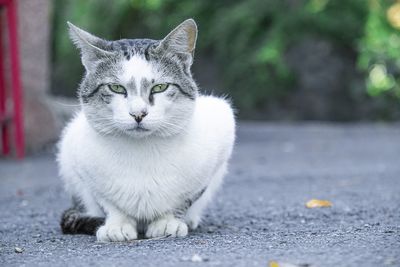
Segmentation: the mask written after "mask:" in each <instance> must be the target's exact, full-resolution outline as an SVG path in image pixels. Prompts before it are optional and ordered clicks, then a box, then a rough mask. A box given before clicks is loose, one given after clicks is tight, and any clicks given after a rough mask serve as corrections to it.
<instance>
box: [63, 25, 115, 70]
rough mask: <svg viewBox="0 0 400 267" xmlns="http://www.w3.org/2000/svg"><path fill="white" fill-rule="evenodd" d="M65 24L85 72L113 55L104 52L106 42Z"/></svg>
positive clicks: (109, 52)
mask: <svg viewBox="0 0 400 267" xmlns="http://www.w3.org/2000/svg"><path fill="white" fill-rule="evenodd" d="M67 24H68V27H69V36H70V38H71V40H72V42H73V43H74V44H75V45H76V47H78V48H79V50H80V51H81V59H82V64H83V66H85V68H86V70H87V71H89V72H90V71H92V70H94V69H95V67H96V66H97V64H98V63H99V62H100V61H101V60H102V59H104V58H106V57H109V56H113V55H114V53H113V52H111V51H107V50H106V47H107V41H105V40H103V39H101V38H99V37H96V36H94V35H92V34H90V33H88V32H86V31H84V30H82V29H80V28H78V27H76V26H75V25H74V24H72V23H71V22H69V21H68V22H67Z"/></svg>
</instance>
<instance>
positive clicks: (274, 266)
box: [269, 261, 311, 267]
mask: <svg viewBox="0 0 400 267" xmlns="http://www.w3.org/2000/svg"><path fill="white" fill-rule="evenodd" d="M310 266H311V265H310V264H299V265H298V264H292V263H287V262H277V261H270V262H269V267H310Z"/></svg>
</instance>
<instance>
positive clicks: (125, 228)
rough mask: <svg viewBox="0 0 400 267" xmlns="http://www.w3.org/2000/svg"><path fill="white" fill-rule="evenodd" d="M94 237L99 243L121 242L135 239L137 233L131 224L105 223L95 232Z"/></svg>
mask: <svg viewBox="0 0 400 267" xmlns="http://www.w3.org/2000/svg"><path fill="white" fill-rule="evenodd" d="M96 237H97V241H100V242H121V241H130V240H134V239H137V237H138V233H137V230H136V227H135V226H134V225H132V224H131V223H127V222H124V223H109V224H107V223H106V224H105V225H103V226H101V227H100V228H99V229H98V230H97V232H96Z"/></svg>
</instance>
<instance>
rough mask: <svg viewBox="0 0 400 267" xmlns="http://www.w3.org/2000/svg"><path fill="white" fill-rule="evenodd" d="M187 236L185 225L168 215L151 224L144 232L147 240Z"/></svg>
mask: <svg viewBox="0 0 400 267" xmlns="http://www.w3.org/2000/svg"><path fill="white" fill-rule="evenodd" d="M187 234H188V226H187V224H186V223H185V222H184V221H182V220H180V219H178V218H176V217H175V216H174V215H172V214H168V215H165V216H162V217H161V218H158V219H157V220H155V221H153V222H151V223H150V224H149V225H148V227H147V230H146V237H147V238H155V237H163V236H168V237H184V236H187Z"/></svg>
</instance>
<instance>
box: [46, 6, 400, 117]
mask: <svg viewBox="0 0 400 267" xmlns="http://www.w3.org/2000/svg"><path fill="white" fill-rule="evenodd" d="M396 3H397V2H396V1H394V0H393V1H391V0H351V1H349V0H220V1H215V0H202V1H191V0H116V1H109V0H85V1H81V0H57V1H55V2H54V16H53V18H54V19H53V20H54V21H53V27H54V30H53V34H54V43H53V64H54V68H53V86H52V87H53V91H54V92H55V93H57V94H69V95H72V94H73V93H74V92H75V88H76V85H77V83H78V82H79V79H80V76H81V73H82V67H81V66H80V62H79V61H78V60H77V58H78V56H77V53H76V51H75V50H74V48H73V46H72V45H71V43H70V41H69V39H68V35H67V30H66V23H65V22H66V21H67V20H70V21H71V22H73V23H74V24H76V25H78V26H80V27H82V28H84V29H87V30H89V31H90V32H92V33H94V34H96V35H99V36H102V37H104V38H106V39H119V38H121V37H124V38H141V37H146V38H155V39H160V38H162V37H163V36H164V35H165V34H166V33H168V32H169V30H171V29H172V28H173V27H174V26H176V25H178V24H179V23H180V22H181V21H183V20H184V19H186V18H189V17H192V18H194V19H195V20H196V21H197V23H198V25H199V30H200V38H199V40H198V45H197V50H196V55H197V56H200V57H201V56H207V57H211V58H213V59H214V60H215V61H216V63H217V65H218V66H219V68H218V69H219V74H220V76H221V80H222V84H223V87H224V88H225V89H226V90H224V92H226V93H228V94H229V95H231V96H232V97H233V99H234V101H235V105H236V106H237V107H238V108H239V109H240V110H241V113H242V114H250V113H251V112H252V111H254V110H257V109H260V110H261V109H262V108H263V107H264V106H265V105H266V103H268V101H270V100H271V99H275V100H279V99H282V98H285V97H287V96H288V95H290V93H291V92H292V90H294V89H293V88H294V87H295V83H296V77H295V76H294V75H293V73H292V72H291V70H290V68H289V67H288V66H287V63H286V62H285V53H286V51H287V49H288V48H289V47H291V46H294V45H296V43H297V42H298V41H299V40H302V39H304V38H307V37H317V38H320V39H324V40H328V41H329V42H331V43H334V44H335V45H336V46H339V47H344V48H346V49H348V50H351V51H354V53H355V54H356V55H357V63H358V64H357V65H358V68H359V70H360V71H361V72H362V73H363V75H364V77H365V88H366V92H367V93H368V94H369V95H370V96H374V97H384V98H390V99H396V98H399V97H400V91H399V90H400V89H399V78H400V72H399V70H400V49H399V48H400V36H399V29H398V28H396V27H395V26H393V22H392V24H391V23H390V20H389V19H388V13H387V12H388V11H387V10H388V9H389V8H390V7H392V6H393V5H395V4H396ZM399 12H400V11H399ZM397 16H400V13H399V14H397ZM398 19H399V18H398ZM66 92H69V93H66Z"/></svg>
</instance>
